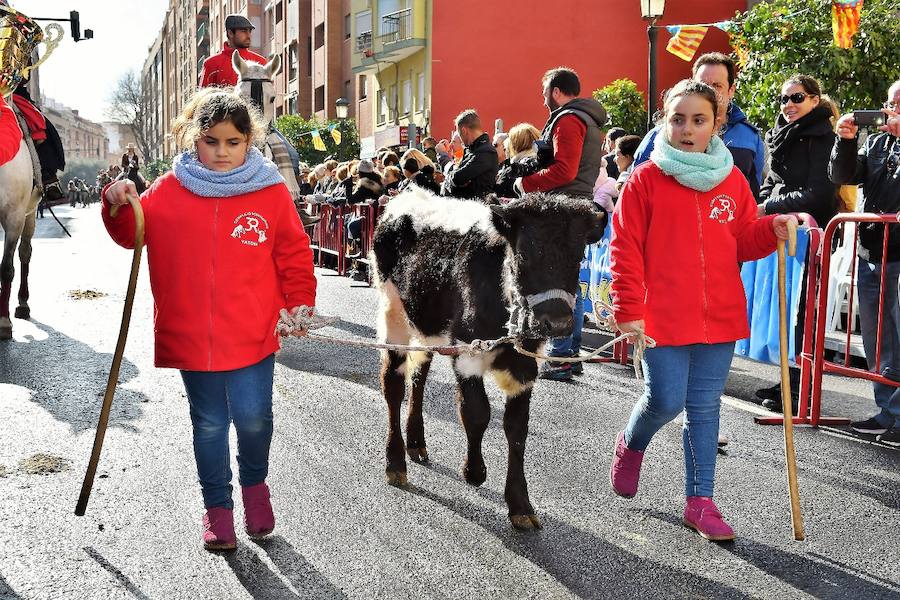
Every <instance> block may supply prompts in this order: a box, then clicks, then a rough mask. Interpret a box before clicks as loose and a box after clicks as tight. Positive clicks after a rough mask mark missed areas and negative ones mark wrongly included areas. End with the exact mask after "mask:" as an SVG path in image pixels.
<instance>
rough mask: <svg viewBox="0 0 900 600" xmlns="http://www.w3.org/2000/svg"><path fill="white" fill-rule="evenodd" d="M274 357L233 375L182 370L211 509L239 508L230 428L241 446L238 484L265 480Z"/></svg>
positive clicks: (202, 480) (196, 451)
mask: <svg viewBox="0 0 900 600" xmlns="http://www.w3.org/2000/svg"><path fill="white" fill-rule="evenodd" d="M274 371H275V355H274V354H273V355H271V356H269V357H267V358H264V359H263V360H261V361H260V362H258V363H256V364H255V365H250V366H249V367H244V368H242V369H235V370H234V371H182V372H181V378H182V379H183V380H184V389H185V390H186V391H187V395H188V401H189V402H190V405H191V423H192V424H193V426H194V458H195V460H196V461H197V475H198V477H199V479H200V488H201V489H202V490H203V505H204V506H205V507H206V508H211V507H214V506H221V507H223V508H228V509H231V508H234V502H232V500H231V456H230V453H229V448H228V427H229V425H230V424H231V423H234V429H235V431H237V442H238V455H237V462H238V480H239V481H240V483H241V485H242V486H244V487H248V486H251V485H256V484H257V483H260V482H262V481H264V480H265V478H266V475H267V474H268V472H269V445H270V444H271V442H272V377H273V375H274Z"/></svg>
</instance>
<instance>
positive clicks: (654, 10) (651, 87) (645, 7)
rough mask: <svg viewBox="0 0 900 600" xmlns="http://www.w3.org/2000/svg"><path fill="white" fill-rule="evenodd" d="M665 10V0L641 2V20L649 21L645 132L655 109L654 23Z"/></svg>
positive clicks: (650, 126)
mask: <svg viewBox="0 0 900 600" xmlns="http://www.w3.org/2000/svg"><path fill="white" fill-rule="evenodd" d="M665 10H666V0H641V18H643V19H644V20H645V21H649V23H650V24H649V25H648V26H647V39H648V40H649V41H650V52H649V60H648V63H647V71H648V73H647V78H648V82H647V130H648V131H649V130H650V129H653V110H654V109H655V108H656V41H657V37H658V35H659V29H658V28H657V27H656V21H657V20H658V19H659V18H660V17H661V16H663V13H664V12H665Z"/></svg>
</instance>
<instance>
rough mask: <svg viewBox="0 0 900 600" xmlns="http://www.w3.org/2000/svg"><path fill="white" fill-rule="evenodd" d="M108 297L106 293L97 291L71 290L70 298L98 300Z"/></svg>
mask: <svg viewBox="0 0 900 600" xmlns="http://www.w3.org/2000/svg"><path fill="white" fill-rule="evenodd" d="M104 296H106V293H105V292H98V291H97V290H69V298H71V299H73V300H96V299H97V298H103V297H104Z"/></svg>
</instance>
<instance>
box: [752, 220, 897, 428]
mask: <svg viewBox="0 0 900 600" xmlns="http://www.w3.org/2000/svg"><path fill="white" fill-rule="evenodd" d="M844 223H881V224H882V226H883V227H884V228H885V233H884V242H883V251H882V261H881V267H882V269H881V289H884V279H885V271H884V266H885V263H886V262H887V245H888V239H889V237H890V229H889V228H888V227H887V226H888V225H890V224H896V223H898V215H897V214H884V215H879V214H874V213H842V214H839V215H837V216H836V217H835V218H833V219H832V220H831V221H830V222H829V223H828V226H827V227H826V228H825V233H824V235H823V241H824V243H823V246H822V250H821V252H820V253H819V259H820V262H821V268H820V269H819V273H818V276H817V277H815V279H813V276H814V275H815V271H814V270H813V269H812V268H810V279H809V280H808V282H809V284H808V288H807V304H806V307H807V310H806V316H805V321H804V323H805V324H804V330H803V353H802V355H801V356H800V362H801V370H800V406H799V410H798V411H797V413H798V416H797V417H795V418H794V423H795V424H797V425H810V426H812V427H818V426H819V425H847V424H849V423H850V419H847V418H843V417H822V416H821V412H822V379H823V375H824V374H825V373H833V374H835V375H843V376H845V377H852V378H856V379H866V380H868V381H873V382H877V383H883V384H886V385H890V386H893V387H900V382H896V381H892V380H890V379H887V378H886V377H884V376H882V375H880V374H879V373H873V372H871V371H869V370H866V369H859V368H856V367H851V366H850V354H851V352H850V339H851V333H852V329H853V297H854V293H853V290H854V289H855V285H856V266H857V261H858V258H857V256H856V248H857V244H858V235H854V240H853V253H852V256H851V266H850V293H849V295H848V302H847V336H846V341H845V344H844V348H843V354H844V364H843V365H841V364H838V363H835V362H831V361H827V360H825V326H826V323H827V321H828V319H829V315H828V313H827V307H828V280H829V276H830V274H831V259H832V241H833V240H834V238H835V231H836V230H837V228H838V227H839V226H840V225H842V224H844ZM813 306H814V307H816V310H815V311H813V310H810V307H813ZM883 320H884V294H883V293H882V294H881V299H880V301H879V305H878V334H877V338H876V342H875V347H876V360H875V364H876V365H880V364H881V324H882V322H883ZM813 323H814V327H813ZM756 421H757V423H763V424H776V423H777V424H780V423H781V422H782V419H780V418H777V417H770V418H757V419H756Z"/></svg>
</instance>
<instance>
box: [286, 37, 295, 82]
mask: <svg viewBox="0 0 900 600" xmlns="http://www.w3.org/2000/svg"><path fill="white" fill-rule="evenodd" d="M287 64H288V81H294V80H295V79H297V44H291V45H290V46H289V47H288V60H287Z"/></svg>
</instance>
